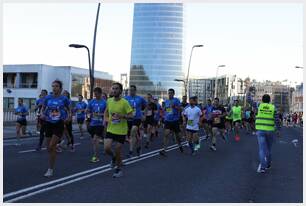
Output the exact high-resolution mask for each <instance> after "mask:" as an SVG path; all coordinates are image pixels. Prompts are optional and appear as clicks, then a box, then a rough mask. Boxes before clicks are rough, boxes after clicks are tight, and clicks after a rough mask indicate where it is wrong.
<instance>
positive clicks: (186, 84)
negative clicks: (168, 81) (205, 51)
mask: <svg viewBox="0 0 306 206" xmlns="http://www.w3.org/2000/svg"><path fill="white" fill-rule="evenodd" d="M196 47H203V45H202V44H198V45H193V46H192V48H191V52H190V57H189V63H188V71H187V78H186V82H185V87H186V88H187V87H188V86H189V71H190V64H191V57H192V52H193V49H194V48H196ZM185 91H186V92H185V95H186V96H187V89H185Z"/></svg>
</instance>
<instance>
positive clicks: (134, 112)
mask: <svg viewBox="0 0 306 206" xmlns="http://www.w3.org/2000/svg"><path fill="white" fill-rule="evenodd" d="M133 116H134V117H135V116H136V109H135V108H133Z"/></svg>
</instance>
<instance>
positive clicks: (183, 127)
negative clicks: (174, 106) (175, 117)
mask: <svg viewBox="0 0 306 206" xmlns="http://www.w3.org/2000/svg"><path fill="white" fill-rule="evenodd" d="M188 105H189V103H188V102H187V96H186V95H184V96H183V97H182V102H181V111H184V109H186V108H187V106H188ZM183 115H184V114H183V113H182V115H180V121H179V122H180V130H181V134H182V138H183V139H184V138H187V133H186V125H184V124H183Z"/></svg>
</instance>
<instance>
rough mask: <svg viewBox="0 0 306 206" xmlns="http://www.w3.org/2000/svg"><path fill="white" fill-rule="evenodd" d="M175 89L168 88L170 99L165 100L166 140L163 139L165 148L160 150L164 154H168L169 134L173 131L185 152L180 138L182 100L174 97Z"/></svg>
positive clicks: (181, 149)
mask: <svg viewBox="0 0 306 206" xmlns="http://www.w3.org/2000/svg"><path fill="white" fill-rule="evenodd" d="M174 94H175V91H174V89H169V90H168V96H169V99H167V100H166V101H165V107H164V108H163V110H164V118H165V120H164V121H165V131H164V141H163V149H162V150H161V151H160V152H159V154H160V155H162V156H167V155H166V149H167V145H168V140H169V135H170V133H171V132H174V134H175V138H176V142H177V144H178V146H179V149H180V151H181V152H182V153H183V152H184V149H183V147H182V145H181V138H180V126H179V119H180V114H181V111H180V109H181V103H180V100H179V99H178V98H176V97H174Z"/></svg>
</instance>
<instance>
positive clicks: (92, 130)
mask: <svg viewBox="0 0 306 206" xmlns="http://www.w3.org/2000/svg"><path fill="white" fill-rule="evenodd" d="M103 130H104V127H103V126H101V125H99V126H89V128H88V132H89V134H90V135H91V137H94V136H95V135H96V136H98V137H103Z"/></svg>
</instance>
